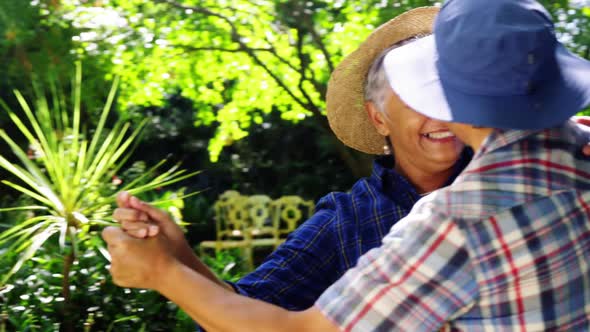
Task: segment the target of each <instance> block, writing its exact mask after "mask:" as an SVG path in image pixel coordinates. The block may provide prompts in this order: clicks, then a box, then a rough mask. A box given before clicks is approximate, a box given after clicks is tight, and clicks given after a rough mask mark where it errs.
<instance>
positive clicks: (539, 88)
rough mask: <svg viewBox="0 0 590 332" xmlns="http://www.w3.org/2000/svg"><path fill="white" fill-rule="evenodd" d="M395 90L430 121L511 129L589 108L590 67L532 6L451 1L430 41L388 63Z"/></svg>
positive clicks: (511, 1)
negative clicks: (559, 39)
mask: <svg viewBox="0 0 590 332" xmlns="http://www.w3.org/2000/svg"><path fill="white" fill-rule="evenodd" d="M384 61H385V62H384V63H385V70H386V73H387V78H388V80H389V83H390V85H391V87H392V89H393V90H394V91H395V92H396V93H397V94H398V96H399V97H400V98H401V99H402V100H403V101H404V102H405V103H406V104H407V105H408V106H409V107H411V108H412V109H414V110H416V111H417V112H420V113H422V114H424V115H426V116H428V117H431V118H435V119H439V120H444V121H452V122H461V123H468V124H473V125H478V126H484V127H494V128H505V129H541V128H549V127H553V126H555V125H558V124H560V123H562V122H565V121H566V120H567V119H568V118H569V117H571V116H572V115H574V114H575V113H577V112H579V111H580V110H582V109H583V108H584V107H586V106H588V105H589V104H590V62H589V61H587V60H585V59H582V58H580V57H578V56H576V55H574V54H572V53H570V52H569V51H568V50H567V49H566V48H565V47H564V46H563V45H562V44H560V43H559V42H558V41H557V39H556V37H555V31H554V26H553V23H552V21H551V18H550V15H549V13H547V11H546V10H545V8H543V6H542V5H540V4H539V3H538V2H536V1H533V0H518V1H515V0H493V1H489V0H450V1H448V2H447V3H445V5H444V6H443V7H442V9H441V11H440V13H439V15H438V17H437V19H436V21H435V25H434V36H429V37H425V38H422V39H420V40H417V41H415V42H412V43H409V44H407V45H405V46H402V47H400V48H397V49H394V50H392V51H391V52H390V53H389V54H388V55H387V56H386V57H385V60H384Z"/></svg>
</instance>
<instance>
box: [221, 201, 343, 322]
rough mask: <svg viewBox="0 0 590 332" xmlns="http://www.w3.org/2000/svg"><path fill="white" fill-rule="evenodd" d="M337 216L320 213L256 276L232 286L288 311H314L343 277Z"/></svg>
mask: <svg viewBox="0 0 590 332" xmlns="http://www.w3.org/2000/svg"><path fill="white" fill-rule="evenodd" d="M335 218H336V215H335V213H334V212H333V211H332V210H330V209H322V210H318V211H317V212H316V213H315V214H314V215H313V216H312V217H311V218H310V219H308V220H307V221H305V222H304V223H303V224H302V225H301V226H299V228H297V229H296V230H295V231H294V232H293V233H291V234H290V235H289V237H288V238H287V240H286V241H285V242H284V243H283V244H282V245H280V246H279V248H277V250H275V251H274V252H273V253H272V254H270V255H269V257H268V258H267V259H266V260H265V261H264V262H263V263H262V264H261V265H260V266H259V267H258V268H257V269H256V270H254V271H253V272H251V273H249V274H248V275H246V276H245V277H243V278H242V279H241V280H239V281H238V282H236V283H234V284H232V286H233V287H234V289H235V290H236V291H237V292H238V293H240V294H242V295H246V296H248V297H252V298H256V299H259V300H262V301H265V302H269V303H273V304H276V305H278V306H281V307H283V308H286V309H289V310H304V309H307V308H309V307H311V306H312V305H313V304H314V302H315V301H316V300H317V298H318V297H319V296H320V295H321V294H322V293H323V292H324V290H326V288H328V287H329V286H330V285H331V284H332V283H334V282H335V281H336V280H337V279H338V278H339V277H340V276H341V275H342V273H343V271H341V272H339V271H338V257H337V256H336V255H337V252H338V251H337V250H334V248H335V246H336V244H337V242H336V239H335V235H334V231H333V221H334V219H335Z"/></svg>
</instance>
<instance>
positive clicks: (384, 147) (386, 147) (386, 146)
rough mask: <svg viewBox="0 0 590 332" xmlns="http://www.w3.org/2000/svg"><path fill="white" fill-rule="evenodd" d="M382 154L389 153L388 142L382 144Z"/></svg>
mask: <svg viewBox="0 0 590 332" xmlns="http://www.w3.org/2000/svg"><path fill="white" fill-rule="evenodd" d="M383 154H384V155H390V154H391V149H390V148H389V144H385V145H383Z"/></svg>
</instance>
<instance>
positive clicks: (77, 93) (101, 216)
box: [0, 65, 198, 302]
mask: <svg viewBox="0 0 590 332" xmlns="http://www.w3.org/2000/svg"><path fill="white" fill-rule="evenodd" d="M50 86H51V93H50V96H51V97H50V98H51V99H49V100H48V99H47V98H46V97H45V92H44V91H43V90H42V89H40V88H38V87H37V86H36V84H34V87H35V89H34V90H35V91H36V95H37V97H36V101H35V103H34V107H31V106H30V105H29V103H28V102H27V101H26V100H25V98H24V97H23V95H22V94H21V93H20V92H18V91H15V92H14V93H15V96H16V99H17V100H18V102H19V104H20V106H21V108H22V111H23V112H22V113H23V114H24V116H22V118H21V117H19V116H18V115H17V113H15V112H13V111H12V110H11V109H10V108H9V107H8V106H7V104H6V103H5V102H3V101H2V100H0V105H1V106H2V108H4V110H5V111H6V112H7V114H8V115H9V117H10V119H11V120H12V121H13V123H14V124H15V126H16V127H17V128H18V130H19V131H20V133H22V134H23V135H24V137H25V138H26V140H27V142H28V151H29V153H27V152H25V150H24V149H23V148H22V147H20V146H19V145H18V144H17V143H16V142H15V140H13V139H12V138H11V137H9V136H8V135H7V134H6V132H4V131H3V130H0V138H1V140H2V141H4V142H5V143H7V144H8V145H9V146H10V149H11V151H12V152H13V156H11V157H10V159H13V160H15V161H18V162H14V163H13V162H11V160H9V158H8V156H0V167H2V168H4V169H5V170H7V171H8V172H10V173H11V174H12V175H14V177H15V178H16V179H17V181H14V182H13V181H8V180H3V181H2V182H3V183H4V184H5V185H7V186H9V187H11V188H13V189H15V190H17V191H18V192H20V193H21V194H23V195H26V196H28V197H30V198H31V199H32V200H34V201H36V204H35V205H27V206H15V207H9V208H4V209H1V210H3V211H7V210H27V211H30V213H29V217H28V219H26V220H23V221H20V222H16V223H14V224H8V223H4V224H0V229H2V228H4V229H5V230H4V231H3V232H2V233H0V249H2V248H4V249H7V250H9V251H11V252H13V253H16V254H17V255H18V259H17V261H16V263H15V264H14V265H13V267H12V269H11V270H10V271H9V273H7V274H6V275H4V276H2V279H1V280H0V287H1V286H2V285H3V284H5V283H6V282H7V281H8V280H9V278H10V277H11V276H12V275H13V274H15V273H16V272H18V270H19V269H20V268H21V266H22V265H23V263H24V262H26V261H27V260H29V259H31V258H32V257H34V256H35V253H36V252H37V250H38V249H39V248H40V247H42V246H43V245H44V243H46V242H47V241H48V239H50V238H53V237H57V239H58V242H59V244H60V247H61V248H62V250H63V252H64V267H63V270H64V271H63V281H62V293H63V297H64V299H65V301H66V302H67V301H68V299H69V289H70V287H69V274H70V269H71V267H72V263H73V262H74V260H75V259H76V257H77V256H78V246H79V245H78V243H79V242H80V241H84V240H87V239H88V238H89V237H98V236H99V232H98V230H99V228H100V227H97V226H104V225H109V224H113V220H112V218H111V212H112V211H111V210H112V206H113V205H114V204H113V203H114V202H115V195H116V192H114V190H106V193H105V188H108V187H109V185H110V182H111V179H112V177H113V176H114V175H116V174H117V172H119V171H120V169H121V167H122V166H123V165H124V164H125V161H126V160H127V159H128V157H129V155H130V153H131V150H132V149H133V147H134V145H135V144H134V143H135V142H137V140H138V137H139V136H140V133H141V130H142V128H143V127H144V125H145V122H143V123H141V124H140V125H139V126H138V127H137V128H136V129H131V127H130V124H129V123H126V122H123V121H121V120H119V121H117V122H116V123H115V124H114V125H113V127H112V129H110V130H107V128H106V127H105V124H106V121H107V117H108V115H109V111H110V109H111V106H112V105H113V100H114V99H115V94H116V89H117V80H116V79H115V82H114V83H113V86H112V89H111V91H110V93H109V96H108V99H107V101H106V103H105V105H104V108H103V110H102V112H101V113H100V118H99V120H98V124H97V125H96V128H94V130H93V131H92V132H90V131H89V130H85V129H83V128H84V126H83V124H82V123H81V122H82V120H81V115H82V111H81V87H82V75H81V69H80V66H79V65H78V66H77V70H76V75H75V79H74V80H73V84H72V87H73V88H72V91H73V92H72V100H71V101H70V102H66V100H65V98H64V97H63V94H61V93H59V92H58V89H57V88H56V84H50ZM68 104H69V105H70V107H69V109H68ZM31 151H33V152H34V157H32V156H31V153H30V152H31ZM164 163H165V161H162V162H160V163H158V164H157V165H155V166H153V167H151V168H149V169H148V170H147V171H146V172H144V173H143V174H142V175H141V176H139V177H138V178H136V179H135V180H133V181H131V182H130V183H127V184H125V185H124V186H123V188H120V190H128V191H130V192H131V193H133V194H139V193H141V192H145V191H148V190H151V189H154V188H159V187H163V186H166V185H169V184H172V183H176V182H178V181H181V180H184V179H187V178H190V177H192V176H194V175H196V174H198V172H191V173H189V172H186V171H184V170H180V169H178V168H177V167H172V168H171V169H168V170H166V171H162V170H161V168H162V167H163V165H164ZM185 197H186V196H185ZM1 210H0V211H1ZM89 242H92V243H98V244H97V245H96V248H91V249H97V250H99V251H101V252H102V253H103V254H104V253H105V250H104V247H102V242H101V241H89ZM0 259H1V258H0Z"/></svg>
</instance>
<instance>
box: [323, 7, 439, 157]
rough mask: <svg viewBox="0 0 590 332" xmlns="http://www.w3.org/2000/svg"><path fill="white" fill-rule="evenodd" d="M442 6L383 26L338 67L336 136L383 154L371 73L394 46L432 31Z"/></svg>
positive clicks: (331, 115)
mask: <svg viewBox="0 0 590 332" xmlns="http://www.w3.org/2000/svg"><path fill="white" fill-rule="evenodd" d="M438 11H439V8H438V7H420V8H415V9H412V10H410V11H407V12H405V13H403V14H401V15H399V16H396V17H395V18H393V19H391V20H390V21H388V22H387V23H384V24H383V25H381V26H379V27H378V28H377V29H376V30H375V31H373V32H372V33H371V34H370V35H369V36H368V37H367V39H366V40H365V41H364V42H363V43H362V44H361V45H360V46H359V47H358V48H357V49H356V50H355V51H354V52H352V53H351V54H349V55H348V56H347V57H346V58H344V60H342V62H340V64H339V65H338V66H337V67H336V69H335V70H334V72H333V73H332V75H331V76H330V80H329V81H328V91H327V95H326V112H327V116H328V122H329V123H330V127H331V128H332V131H333V132H334V134H336V137H338V139H340V140H341V141H342V142H343V143H344V144H346V145H348V146H350V147H351V148H354V149H356V150H359V151H361V152H365V153H368V154H383V145H384V143H385V141H384V138H383V136H381V135H379V133H377V131H376V129H375V127H374V126H373V124H372V123H371V121H370V119H369V117H368V115H367V112H366V111H365V106H364V104H365V97H364V86H365V80H366V77H367V72H368V71H369V68H370V67H371V64H372V63H373V61H374V60H375V58H376V57H377V56H379V55H380V54H381V53H382V52H383V51H384V50H385V49H387V48H388V47H390V46H391V45H393V44H395V43H398V42H400V41H403V40H406V39H408V38H411V37H414V36H416V35H420V34H429V33H432V27H433V24H434V19H435V18H436V15H437V14H438Z"/></svg>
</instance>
